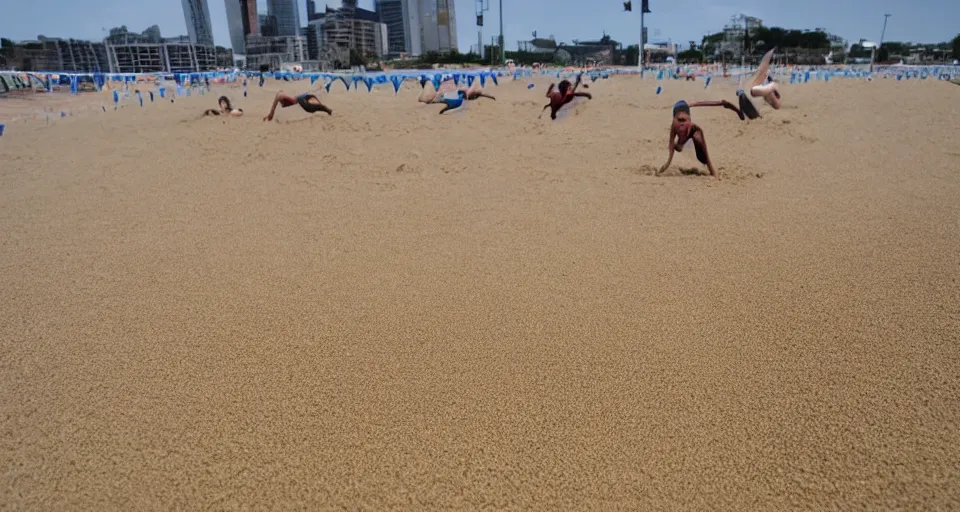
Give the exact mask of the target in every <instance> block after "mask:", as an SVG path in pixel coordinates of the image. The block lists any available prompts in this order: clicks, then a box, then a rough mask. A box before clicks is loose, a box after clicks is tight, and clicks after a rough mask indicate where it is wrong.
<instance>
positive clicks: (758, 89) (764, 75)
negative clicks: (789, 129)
mask: <svg viewBox="0 0 960 512" xmlns="http://www.w3.org/2000/svg"><path fill="white" fill-rule="evenodd" d="M774 50H776V48H772V49H770V51H768V52H767V53H766V54H765V55H764V56H763V59H762V60H761V61H760V67H758V68H757V72H756V73H754V75H753V80H751V81H750V96H753V97H754V98H763V100H764V101H766V102H767V104H769V105H770V106H771V107H773V108H775V109H779V108H780V88H779V87H778V86H777V83H776V82H774V81H773V78H771V77H770V75H769V71H770V59H771V58H773V52H774ZM737 98H738V100H739V102H740V111H741V112H743V114H744V115H745V116H746V117H748V118H750V119H757V118H759V117H762V116H760V112H758V111H757V108H756V107H755V106H754V105H753V101H751V100H750V98H748V97H747V95H746V93H745V92H744V91H742V90H740V91H737ZM741 119H742V117H741Z"/></svg>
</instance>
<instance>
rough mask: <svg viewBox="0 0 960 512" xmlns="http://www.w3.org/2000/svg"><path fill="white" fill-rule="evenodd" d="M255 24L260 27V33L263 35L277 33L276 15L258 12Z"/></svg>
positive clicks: (272, 35)
mask: <svg viewBox="0 0 960 512" xmlns="http://www.w3.org/2000/svg"><path fill="white" fill-rule="evenodd" d="M257 24H258V25H259V27H260V35H261V36H263V37H276V35H277V17H276V16H270V15H269V14H260V15H258V16H257Z"/></svg>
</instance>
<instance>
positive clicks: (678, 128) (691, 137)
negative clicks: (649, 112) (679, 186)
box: [657, 100, 743, 179]
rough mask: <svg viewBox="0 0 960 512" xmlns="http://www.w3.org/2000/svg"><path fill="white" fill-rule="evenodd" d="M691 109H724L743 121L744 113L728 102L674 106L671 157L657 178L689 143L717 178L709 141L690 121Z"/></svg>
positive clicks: (669, 143) (678, 104) (680, 102)
mask: <svg viewBox="0 0 960 512" xmlns="http://www.w3.org/2000/svg"><path fill="white" fill-rule="evenodd" d="M690 107H723V108H726V109H729V110H732V111H734V112H735V113H736V114H737V116H739V117H740V119H743V113H742V112H741V111H740V109H738V108H737V106H736V105H734V104H733V103H730V102H729V101H727V100H721V101H698V102H695V103H691V104H687V102H686V101H678V102H677V103H676V104H674V105H673V122H672V123H671V124H670V140H669V141H668V142H667V144H668V147H669V149H670V156H669V157H667V163H665V164H663V167H661V168H660V170H659V171H657V176H659V175H660V173H662V172H663V171H666V170H667V168H668V167H670V163H671V162H673V152H674V151H683V146H684V145H686V144H687V142H689V141H693V148H694V150H695V151H696V152H697V160H699V161H700V163H702V164H704V165H706V166H707V169H708V170H709V171H710V175H711V176H714V177H716V178H717V179H719V178H720V176H719V175H718V174H717V171H716V169H714V168H713V162H711V161H710V153H709V152H708V151H707V140H706V139H705V138H704V137H703V129H702V128H700V127H699V126H697V125H696V124H694V123H693V121H691V120H690Z"/></svg>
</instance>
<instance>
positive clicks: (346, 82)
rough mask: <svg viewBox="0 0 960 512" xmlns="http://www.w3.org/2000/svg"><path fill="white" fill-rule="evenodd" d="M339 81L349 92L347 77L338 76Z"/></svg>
mask: <svg viewBox="0 0 960 512" xmlns="http://www.w3.org/2000/svg"><path fill="white" fill-rule="evenodd" d="M340 81H341V82H343V85H344V86H345V87H346V88H347V90H348V91H349V90H350V82H348V81H347V77H345V76H343V75H340Z"/></svg>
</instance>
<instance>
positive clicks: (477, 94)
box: [417, 79, 496, 104]
mask: <svg viewBox="0 0 960 512" xmlns="http://www.w3.org/2000/svg"><path fill="white" fill-rule="evenodd" d="M420 85H421V86H422V87H423V90H422V91H421V92H420V97H419V98H417V101H419V102H420V103H427V104H430V103H445V99H450V98H449V97H448V95H450V93H452V92H454V91H456V92H457V93H461V92H462V93H463V94H464V96H465V98H466V99H467V100H470V101H473V100H476V99H479V98H489V99H491V100H494V101H496V98H494V97H493V96H491V95H489V94H486V93H484V92H483V87H481V86H480V83H479V82H473V85H471V86H470V87H466V86H461V87H459V88H458V87H457V85H456V83H455V82H454V81H453V80H452V79H448V80H445V81H444V82H443V83H442V84H440V88H439V89H434V88H433V82H430V81H429V80H427V79H421V80H420Z"/></svg>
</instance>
